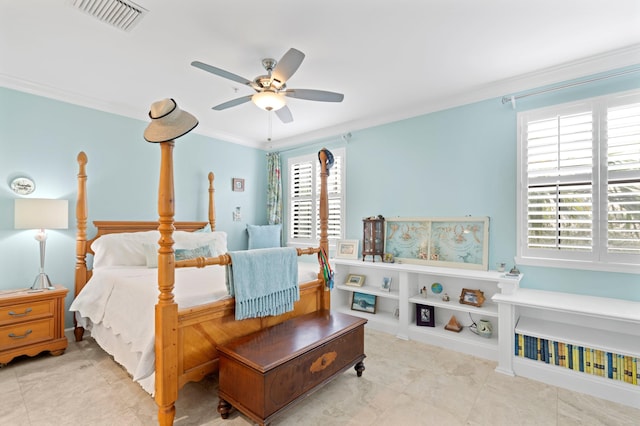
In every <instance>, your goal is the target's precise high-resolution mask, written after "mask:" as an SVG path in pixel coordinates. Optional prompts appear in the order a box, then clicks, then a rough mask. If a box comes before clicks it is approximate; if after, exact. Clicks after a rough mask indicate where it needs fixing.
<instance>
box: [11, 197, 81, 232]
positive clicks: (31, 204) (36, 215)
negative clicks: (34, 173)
mask: <svg viewBox="0 0 640 426" xmlns="http://www.w3.org/2000/svg"><path fill="white" fill-rule="evenodd" d="M14 213H15V219H14V220H15V221H14V226H15V228H16V229H67V228H68V226H69V201H68V200H49V199H44V198H17V199H16V202H15V211H14Z"/></svg>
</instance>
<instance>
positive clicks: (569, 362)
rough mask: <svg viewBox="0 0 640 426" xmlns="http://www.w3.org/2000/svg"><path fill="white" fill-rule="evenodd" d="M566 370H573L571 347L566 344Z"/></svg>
mask: <svg viewBox="0 0 640 426" xmlns="http://www.w3.org/2000/svg"><path fill="white" fill-rule="evenodd" d="M567 368H568V369H569V370H573V345H572V344H570V343H568V344H567Z"/></svg>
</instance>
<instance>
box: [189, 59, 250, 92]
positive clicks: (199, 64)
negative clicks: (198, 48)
mask: <svg viewBox="0 0 640 426" xmlns="http://www.w3.org/2000/svg"><path fill="white" fill-rule="evenodd" d="M191 65H193V66H194V67H196V68H200V69H201V70H204V71H207V72H210V73H211V74H215V75H218V76H220V77H223V78H228V79H229V80H233V81H236V82H238V83H241V84H246V85H247V86H251V81H249V80H247V79H246V78H244V77H240V76H239V75H237V74H234V73H232V72H229V71H225V70H223V69H220V68H217V67H214V66H212V65H208V64H205V63H203V62H200V61H193V62H191Z"/></svg>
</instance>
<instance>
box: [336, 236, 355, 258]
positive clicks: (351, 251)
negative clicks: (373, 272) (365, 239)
mask: <svg viewBox="0 0 640 426" xmlns="http://www.w3.org/2000/svg"><path fill="white" fill-rule="evenodd" d="M336 257H337V258H339V259H357V258H358V240H338V244H337V250H336Z"/></svg>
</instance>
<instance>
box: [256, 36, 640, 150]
mask: <svg viewBox="0 0 640 426" xmlns="http://www.w3.org/2000/svg"><path fill="white" fill-rule="evenodd" d="M638 64H640V44H634V45H630V46H626V47H624V48H621V49H616V50H612V51H608V52H605V53H602V54H599V55H594V56H589V57H585V58H580V59H577V60H575V61H570V62H565V63H562V64H559V65H556V66H553V67H547V68H542V69H539V70H535V71H532V72H528V73H525V74H521V75H518V76H515V77H511V78H507V79H503V80H498V81H494V82H491V83H488V84H485V85H481V86H477V87H475V88H474V89H472V90H467V91H465V92H461V93H457V94H454V95H451V96H447V97H445V98H440V99H432V100H431V101H429V102H428V103H426V104H422V105H421V106H420V107H418V108H408V109H405V110H402V111H397V112H395V113H394V114H385V115H384V116H377V117H368V118H366V119H363V120H357V121H353V122H351V123H343V124H340V125H339V126H336V127H331V128H325V129H319V130H317V131H314V132H310V133H306V134H302V135H298V136H294V137H291V138H287V139H282V140H280V141H278V142H275V143H272V144H270V145H269V147H268V148H265V149H270V150H277V149H279V148H284V147H291V146H296V145H302V144H305V143H311V142H314V141H317V140H318V139H323V138H327V137H338V136H337V135H340V134H342V133H345V132H352V131H356V130H362V129H367V128H370V127H375V126H380V125H383V124H389V123H393V122H396V121H400V120H405V119H408V118H413V117H418V116H420V115H425V114H430V113H433V112H436V111H442V110H445V109H449V108H455V107H459V106H463V105H467V104H471V103H474V102H479V101H484V100H487V99H491V98H499V99H500V100H501V99H502V97H503V96H505V95H507V94H511V93H516V92H523V91H526V90H531V89H535V88H539V87H542V86H547V85H550V84H557V83H562V82H565V81H568V80H573V79H577V78H581V77H586V76H590V75H594V74H598V73H603V72H606V71H612V70H615V69H619V68H624V67H628V66H632V65H638Z"/></svg>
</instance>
